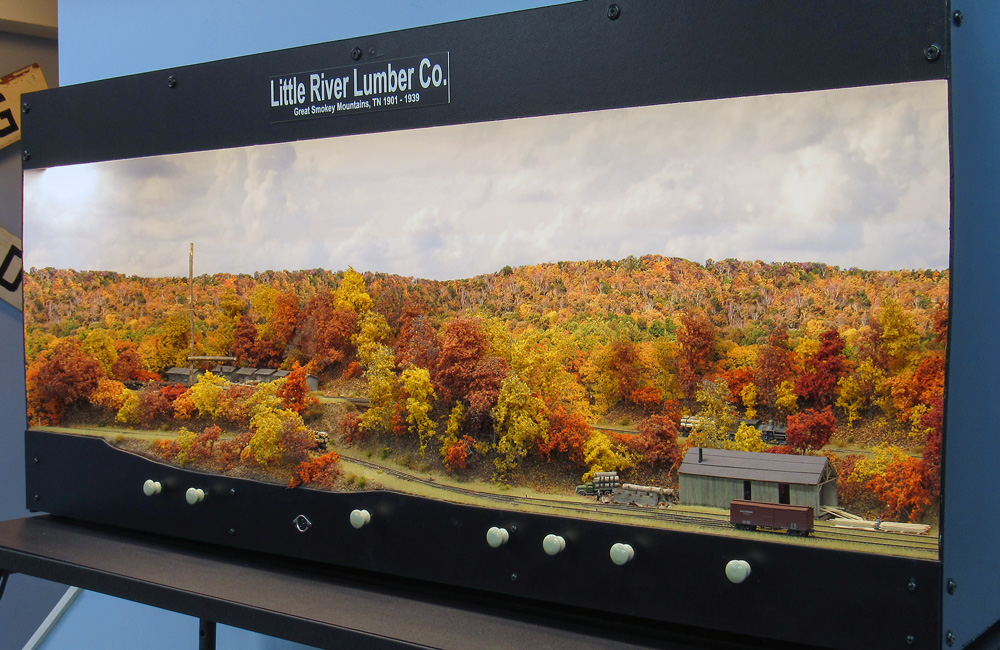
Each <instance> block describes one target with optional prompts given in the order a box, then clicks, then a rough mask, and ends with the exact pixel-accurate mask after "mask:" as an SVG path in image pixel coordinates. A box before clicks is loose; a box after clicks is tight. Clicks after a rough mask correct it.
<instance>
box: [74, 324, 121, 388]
mask: <svg viewBox="0 0 1000 650" xmlns="http://www.w3.org/2000/svg"><path fill="white" fill-rule="evenodd" d="M80 349H81V350H83V351H84V352H86V353H87V354H89V355H90V356H92V357H94V358H95V359H97V362H98V363H100V364H101V367H102V368H104V374H106V375H107V376H109V377H112V376H114V373H113V372H112V367H113V366H114V365H115V361H117V360H118V351H117V350H116V349H115V341H114V339H113V338H112V337H111V334H109V333H108V331H107V330H106V329H101V328H98V329H92V330H90V331H89V332H87V336H85V337H84V339H83V342H82V343H80Z"/></svg>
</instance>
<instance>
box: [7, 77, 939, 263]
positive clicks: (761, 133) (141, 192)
mask: <svg viewBox="0 0 1000 650" xmlns="http://www.w3.org/2000/svg"><path fill="white" fill-rule="evenodd" d="M330 119H335V118H330ZM947 136H948V134H947V98H946V85H945V84H944V83H943V82H925V83H915V84H906V85H897V86H880V87H870V88H855V89H846V90H833V91H823V92H814V93H801V94H794V95H779V96H765V97H748V98H740V99H733V100H719V101H710V102H698V103H690V104H678V105H669V106H658V107H643V108H635V109H628V110H624V111H608V112H601V113H592V114H571V115H561V116H552V117H546V118H532V119H525V120H512V121H504V122H494V123H486V124H478V125H466V126H452V127H442V128H435V129H423V130H416V131H403V132H392V133H382V134H373V135H369V136H349V137H343V138H335V139H329V140H315V141H303V142H295V143H286V144H279V145H269V146H261V147H251V148H245V149H234V150H226V151H215V152H203V153H198V154H185V155H179V156H167V157H161V158H151V159H143V160H138V161H122V162H111V163H99V164H94V165H84V166H79V167H73V168H65V169H54V170H49V171H42V172H28V173H26V176H25V179H26V180H25V182H26V195H25V196H26V198H25V238H24V239H25V246H26V252H25V256H26V264H27V265H28V266H38V267H42V266H55V267H62V268H66V267H71V268H77V269H84V268H94V269H108V270H117V271H122V272H126V273H135V274H145V275H182V274H184V273H185V272H186V270H187V242H189V241H194V242H195V243H196V250H197V252H196V272H198V273H214V272H223V271H225V272H253V271H258V270H266V269H298V268H316V267H324V268H332V269H342V268H346V267H347V266H348V265H352V266H354V267H355V268H357V269H359V270H377V271H385V272H390V273H399V274H402V275H412V276H422V277H431V278H452V277H467V276H471V275H475V274H478V273H486V272H491V271H495V270H497V269H499V268H502V267H503V266H504V265H507V264H511V265H518V264H527V263H536V262H545V261H557V260H565V259H606V258H620V257H625V256H627V255H642V254H646V253H654V254H663V255H673V256H679V257H685V258H688V259H692V260H696V261H704V260H705V259H707V258H709V257H711V258H715V259H721V258H727V257H736V258H741V259H762V260H765V261H807V260H808V261H819V262H826V263H829V264H837V265H840V266H843V267H850V266H858V267H863V268H879V269H887V268H909V267H934V268H941V267H944V266H946V265H947V262H948V260H947V255H948V220H949V197H948V167H947V160H948V149H947V147H948V139H947ZM60 176H62V177H63V178H66V179H76V180H72V182H71V181H70V180H66V181H64V182H55V181H56V180H58V178H59V177H60Z"/></svg>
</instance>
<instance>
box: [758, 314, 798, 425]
mask: <svg viewBox="0 0 1000 650" xmlns="http://www.w3.org/2000/svg"><path fill="white" fill-rule="evenodd" d="M795 365H796V364H795V354H794V353H793V352H792V351H791V350H789V349H788V331H787V330H785V328H783V327H779V328H776V329H775V330H774V331H772V332H771V335H770V336H768V337H767V345H765V346H764V349H763V350H761V353H760V356H759V357H758V358H757V372H756V373H755V377H754V383H755V384H756V385H757V399H758V400H759V401H760V404H761V406H768V407H770V408H773V407H774V403H775V401H776V400H777V398H778V386H780V385H781V384H782V382H785V381H788V380H790V379H791V378H792V377H793V376H794V375H795Z"/></svg>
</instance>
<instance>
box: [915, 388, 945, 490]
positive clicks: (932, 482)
mask: <svg viewBox="0 0 1000 650" xmlns="http://www.w3.org/2000/svg"><path fill="white" fill-rule="evenodd" d="M930 407H931V410H930V411H928V412H927V413H924V414H923V415H922V416H921V418H920V424H921V425H922V426H924V427H926V428H927V429H928V431H927V442H926V443H925V444H924V453H923V454H922V459H921V466H920V473H921V476H922V477H923V481H924V488H925V489H926V491H927V494H928V495H929V496H930V497H932V498H936V497H937V496H939V495H940V494H941V432H942V429H943V428H944V397H943V396H942V395H938V396H937V397H935V398H934V399H933V400H931V403H930Z"/></svg>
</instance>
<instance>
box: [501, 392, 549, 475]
mask: <svg viewBox="0 0 1000 650" xmlns="http://www.w3.org/2000/svg"><path fill="white" fill-rule="evenodd" d="M491 413H492V415H493V422H494V426H495V427H496V432H497V435H498V437H499V439H498V441H497V446H496V450H497V458H496V461H495V465H496V478H497V479H498V480H506V479H507V478H508V477H509V476H510V474H511V472H513V471H514V470H515V469H517V467H518V465H520V463H521V460H522V459H523V458H524V457H525V456H527V455H528V450H529V449H530V448H531V445H532V444H534V443H536V442H537V441H538V440H540V439H547V438H548V433H547V431H548V427H549V423H548V420H547V419H546V417H545V403H544V402H542V400H541V399H540V398H539V397H537V396H535V395H533V394H532V393H531V389H530V388H529V387H528V384H527V383H526V382H525V381H524V380H523V379H521V378H520V377H519V376H518V375H517V373H511V374H509V375H507V377H506V378H505V379H504V380H503V383H502V384H501V385H500V396H499V397H498V398H497V405H496V406H494V407H493V410H492V412H491Z"/></svg>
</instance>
